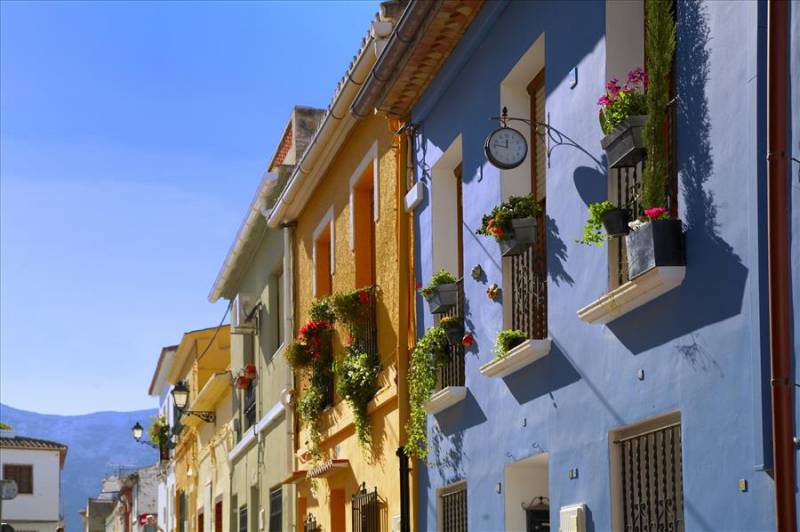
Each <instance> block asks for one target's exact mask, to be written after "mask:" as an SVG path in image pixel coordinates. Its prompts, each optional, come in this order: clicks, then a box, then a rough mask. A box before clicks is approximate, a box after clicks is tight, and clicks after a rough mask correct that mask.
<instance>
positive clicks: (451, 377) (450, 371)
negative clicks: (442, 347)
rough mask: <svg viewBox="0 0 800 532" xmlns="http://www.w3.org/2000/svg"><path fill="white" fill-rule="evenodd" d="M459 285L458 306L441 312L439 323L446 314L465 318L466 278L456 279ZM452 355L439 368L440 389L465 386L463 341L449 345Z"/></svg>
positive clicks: (438, 318) (461, 318)
mask: <svg viewBox="0 0 800 532" xmlns="http://www.w3.org/2000/svg"><path fill="white" fill-rule="evenodd" d="M456 286H457V287H458V299H457V301H456V306H455V307H453V308H451V309H450V310H448V311H447V312H446V313H444V314H439V315H438V317H437V323H438V322H439V321H441V319H442V318H443V317H445V316H447V317H456V318H459V319H460V320H462V321H463V320H464V278H463V277H462V278H461V279H459V280H458V281H456ZM448 349H449V351H450V356H449V357H448V361H447V363H446V364H445V365H444V366H442V367H441V368H439V377H438V389H440V390H441V389H444V388H447V387H448V386H464V382H465V379H464V346H463V345H462V344H461V343H458V344H456V345H450V346H449V348H448Z"/></svg>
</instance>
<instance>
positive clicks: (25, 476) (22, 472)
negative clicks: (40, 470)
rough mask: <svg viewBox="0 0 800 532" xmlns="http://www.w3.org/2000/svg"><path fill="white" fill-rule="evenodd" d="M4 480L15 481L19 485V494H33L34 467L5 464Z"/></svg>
mask: <svg viewBox="0 0 800 532" xmlns="http://www.w3.org/2000/svg"><path fill="white" fill-rule="evenodd" d="M3 479H5V480H13V481H15V482H16V483H17V493H21V494H23V495H25V494H32V493H33V466H32V465H17V464H3Z"/></svg>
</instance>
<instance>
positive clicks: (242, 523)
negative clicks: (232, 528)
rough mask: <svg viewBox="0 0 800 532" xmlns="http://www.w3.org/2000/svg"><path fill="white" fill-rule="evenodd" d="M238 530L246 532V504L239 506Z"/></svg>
mask: <svg viewBox="0 0 800 532" xmlns="http://www.w3.org/2000/svg"><path fill="white" fill-rule="evenodd" d="M239 532H247V506H242V507H241V508H239Z"/></svg>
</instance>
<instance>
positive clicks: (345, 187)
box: [294, 116, 405, 530]
mask: <svg viewBox="0 0 800 532" xmlns="http://www.w3.org/2000/svg"><path fill="white" fill-rule="evenodd" d="M392 140H393V139H392V135H391V132H390V130H389V127H388V124H387V122H386V121H385V120H384V119H382V118H380V117H376V116H373V117H369V118H366V119H364V120H362V121H360V122H359V123H358V124H357V125H356V126H355V128H354V129H353V131H352V132H351V134H350V136H349V138H348V139H347V140H346V141H345V144H344V148H342V150H341V151H340V152H339V154H338V155H337V156H336V157H335V158H334V160H333V162H332V164H331V165H330V167H329V168H328V170H327V172H326V173H325V175H324V176H323V177H322V179H321V180H320V184H319V185H318V187H317V188H316V190H315V191H314V192H313V194H312V196H311V198H310V200H309V202H308V203H307V204H306V206H305V207H304V209H303V211H302V212H301V214H300V216H299V217H298V219H297V229H296V235H297V238H296V247H295V250H294V252H295V257H296V262H295V267H296V272H295V275H296V279H297V280H298V283H297V287H296V294H297V297H296V307H295V312H296V321H295V323H296V325H297V326H298V327H299V326H301V325H302V324H303V323H305V322H306V320H307V319H308V308H309V306H310V304H311V302H312V301H313V299H314V294H313V290H312V284H311V282H310V280H311V279H312V278H313V264H312V247H313V238H312V237H313V233H314V230H315V229H316V228H317V226H318V224H319V223H320V220H322V219H323V217H324V216H325V214H326V213H327V212H328V210H329V209H330V208H331V207H333V223H334V241H333V245H332V248H333V249H334V263H335V271H334V274H333V276H332V277H333V292H337V291H346V290H352V289H354V288H355V287H356V281H355V279H356V271H355V268H356V266H355V264H356V261H355V257H354V252H353V251H352V249H351V240H350V234H351V233H350V227H351V225H350V224H351V219H350V216H351V214H350V179H351V177H352V176H354V174H355V173H356V170H357V169H358V168H359V164H360V163H362V161H364V160H365V157H367V156H368V154H369V153H370V150H371V149H372V147H373V146H374V145H376V143H377V145H376V147H377V152H376V153H377V171H378V183H377V189H378V193H377V198H378V202H377V205H378V209H377V210H378V220H377V222H375V257H376V268H375V271H376V284H377V286H378V287H379V298H378V306H377V309H378V310H377V328H378V353H379V355H380V359H381V364H382V366H383V373H382V375H381V385H382V386H383V387H384V389H383V390H382V391H381V392H380V393H379V396H380V397H381V399H380V402H381V404H382V406H380V407H378V408H377V409H376V410H373V411H371V413H370V422H371V424H372V427H373V438H374V439H373V441H374V445H373V451H372V453H371V454H370V456H365V455H364V453H363V452H362V450H361V449H360V448H359V446H358V443H357V439H356V436H355V434H354V431H353V428H352V425H351V423H352V421H351V420H352V417H351V413H350V407H349V405H348V404H347V403H346V402H344V401H339V402H338V403H337V404H336V405H335V406H334V407H332V408H330V409H328V410H327V411H326V413H325V414H323V421H322V426H323V433H324V436H323V438H324V439H323V442H322V449H323V452H325V453H327V454H328V456H329V457H333V456H334V455H335V457H337V458H347V459H348V460H349V461H350V468H349V469H345V470H344V471H343V472H340V473H336V474H335V475H333V476H331V477H329V478H328V479H325V480H320V481H318V489H317V493H316V495H314V494H312V493H311V492H310V491H309V486H308V483H303V484H301V486H300V487H299V489H298V494H299V495H300V496H302V497H305V498H306V500H307V503H308V506H307V509H308V512H310V513H312V514H313V515H314V516H315V517H316V518H317V520H318V522H319V523H320V525H321V526H322V528H323V530H328V529H330V520H329V517H330V515H329V507H330V490H333V489H342V490H344V500H345V502H346V503H347V507H348V509H347V510H346V511H345V516H346V521H347V523H348V524H347V529H348V530H349V529H350V523H349V521H350V519H351V515H350V511H349V503H350V499H351V496H352V495H353V493H354V492H355V491H356V489H357V487H358V486H359V485H360V484H361V483H362V482H365V483H366V486H367V487H368V488H369V489H372V488H373V487H375V486H377V487H378V492H379V495H380V497H381V499H382V500H385V501H386V504H387V508H386V509H385V511H382V512H381V515H382V519H383V520H384V521H385V524H384V525H383V526H384V527H388V526H389V523H388V522H389V521H390V520H391V517H392V516H395V515H398V514H399V493H398V480H397V478H398V467H399V466H398V462H397V457H396V456H395V450H396V449H397V446H398V434H399V421H398V414H397V399H396V384H395V379H394V375H395V372H396V356H397V352H396V349H397V341H398V331H397V329H396V327H397V323H398V297H399V294H398V290H399V288H398V276H399V268H398V258H397V257H398V249H397V236H396V232H397V223H396V210H395V209H397V208H398V199H397V198H396V192H395V190H396V172H397V166H396V152H395V149H394V148H393V146H392ZM369 164H373V163H372V162H370V163H369ZM400 201H402V199H401V200H400ZM337 336H338V339H337V341H336V344H337V345H336V351H337V353H341V349H342V347H341V342H342V340H343V339H345V338H346V337H347V336H346V334H345V333H344V330H343V329H341V330H340V332H339V334H338V335H337ZM403 336H405V331H404V332H403ZM306 440H307V438H306V437H305V431H304V432H303V433H302V434H301V435H300V442H301V445H303V442H305V441H306ZM300 467H301V468H307V467H308V465H302V464H301V466H300Z"/></svg>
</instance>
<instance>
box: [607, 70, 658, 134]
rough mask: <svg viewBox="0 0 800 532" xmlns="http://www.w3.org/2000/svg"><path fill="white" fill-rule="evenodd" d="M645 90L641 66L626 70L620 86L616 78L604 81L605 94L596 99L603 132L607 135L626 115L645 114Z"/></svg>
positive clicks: (645, 77) (644, 78) (644, 77)
mask: <svg viewBox="0 0 800 532" xmlns="http://www.w3.org/2000/svg"><path fill="white" fill-rule="evenodd" d="M646 91H647V75H646V74H645V72H644V70H643V69H642V68H641V67H639V68H637V69H635V70H631V71H630V72H628V79H627V80H626V82H625V84H624V85H622V86H620V85H619V80H617V79H616V78H615V79H612V80H610V81H609V82H608V83H606V92H605V94H603V95H602V96H600V99H599V100H597V104H598V105H599V106H600V129H602V130H603V133H604V134H606V135H608V134H609V133H611V132H612V131H614V129H616V128H617V126H619V125H620V124H621V123H622V122H623V121H624V120H625V119H626V118H628V117H631V116H636V115H643V114H646V113H647V105H646V102H645V94H646Z"/></svg>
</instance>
